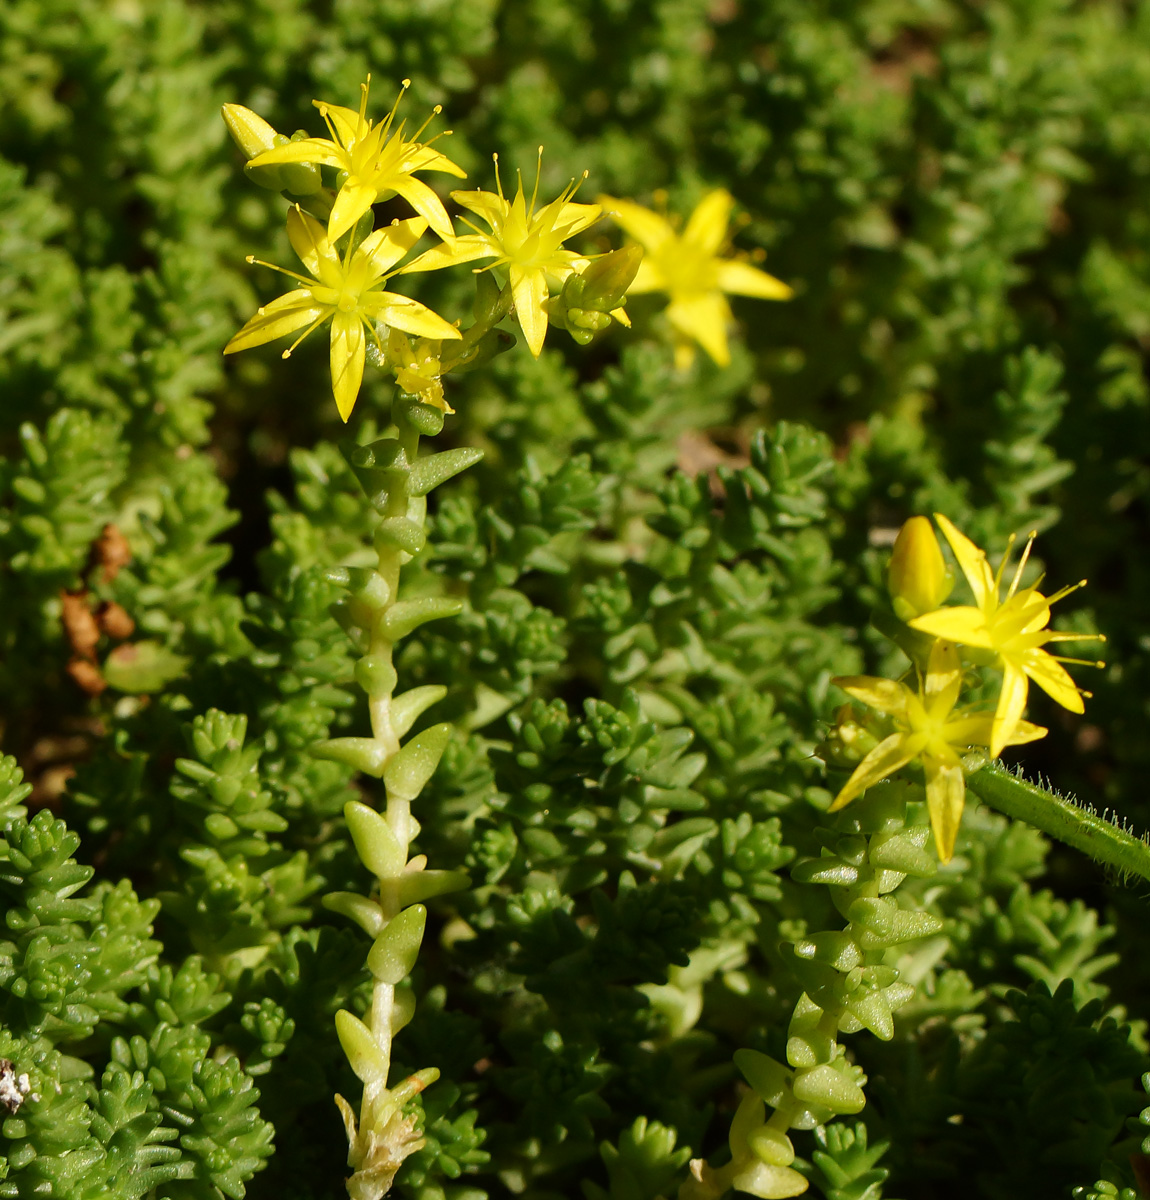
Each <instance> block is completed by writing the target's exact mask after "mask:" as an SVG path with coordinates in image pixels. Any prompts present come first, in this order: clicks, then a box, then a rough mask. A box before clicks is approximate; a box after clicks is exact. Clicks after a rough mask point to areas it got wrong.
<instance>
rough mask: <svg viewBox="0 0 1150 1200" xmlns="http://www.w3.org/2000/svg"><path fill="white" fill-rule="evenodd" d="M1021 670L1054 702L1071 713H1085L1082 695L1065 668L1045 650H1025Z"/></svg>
mask: <svg viewBox="0 0 1150 1200" xmlns="http://www.w3.org/2000/svg"><path fill="white" fill-rule="evenodd" d="M1022 669H1023V670H1024V671H1025V672H1026V673H1027V675H1029V676H1030V678H1031V679H1033V680H1034V682H1035V683H1036V684H1038V686H1039V687H1040V688H1041V689H1042V690H1043V691H1044V692H1045V693H1046V694H1047V695H1048V696H1049V697H1050V698H1051V700H1053V701H1054V702H1055V704H1061V705H1062V707H1063V708H1068V709H1069V710H1070V711H1071V712H1075V713H1080V712H1085V707H1084V705H1083V703H1082V693H1081V692H1080V691H1079V690H1078V688H1077V686H1076V685H1075V683H1074V680H1073V679H1071V678H1070V675H1069V673H1068V672H1067V670H1066V668H1065V667H1064V666H1063V665H1062V664H1061V663H1060V662H1058V661H1057V659H1054V658H1051V656H1050V655H1049V654H1047V653H1046V651H1045V650H1027V651H1026V652H1025V653H1024V654H1023V655H1022Z"/></svg>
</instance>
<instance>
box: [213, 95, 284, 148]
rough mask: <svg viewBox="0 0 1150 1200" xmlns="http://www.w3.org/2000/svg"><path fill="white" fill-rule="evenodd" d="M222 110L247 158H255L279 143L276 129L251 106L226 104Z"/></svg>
mask: <svg viewBox="0 0 1150 1200" xmlns="http://www.w3.org/2000/svg"><path fill="white" fill-rule="evenodd" d="M221 112H222V113H223V118H224V123H225V124H226V125H227V127H228V132H229V133H230V134H231V135H232V139H233V141H234V142H235V143H236V145H237V146H239V148H240V149H241V150H242V151H243V154H244V157H245V158H255V156H256V155H257V154H263V153H264V151H265V150H271V149H272V148H273V147H274V146H276V145H277V142H276V131H275V130H274V129H273V128H272V127H271V126H270V125H269V124H268V123H267V121H265V120H264V119H263V117H261V116H260V115H259V114H258V113H254V112H252V110H251V109H250V108H244V106H243V105H242V104H225V105H224V106H223V108H222V109H221ZM285 140H286V139H285Z"/></svg>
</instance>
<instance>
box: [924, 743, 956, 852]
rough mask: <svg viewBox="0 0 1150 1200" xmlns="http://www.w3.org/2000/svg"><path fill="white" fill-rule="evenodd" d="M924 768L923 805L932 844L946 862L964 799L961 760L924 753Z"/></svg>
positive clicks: (952, 846) (951, 849)
mask: <svg viewBox="0 0 1150 1200" xmlns="http://www.w3.org/2000/svg"><path fill="white" fill-rule="evenodd" d="M923 769H924V773H925V775H926V806H927V809H928V810H929V812H930V825H931V828H932V829H933V830H934V844H935V846H937V847H938V857H939V858H940V859H942V861H943V862H944V863H947V862H950V860H951V859H952V858H953V857H954V843H955V841H956V839H957V838H958V826H959V823H960V822H961V820H962V809H963V806H964V804H965V803H966V780H965V779H964V778H963V775H962V764H961V763H960V762H959V761H958V759H957V758H955V759H953V761H948V759H947V758H942V757H935V756H934V755H926V756H924V759H923Z"/></svg>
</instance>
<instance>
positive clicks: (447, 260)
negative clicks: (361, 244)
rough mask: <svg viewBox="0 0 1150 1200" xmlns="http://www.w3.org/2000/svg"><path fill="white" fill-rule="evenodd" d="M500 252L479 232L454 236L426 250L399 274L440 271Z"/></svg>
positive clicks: (491, 256)
mask: <svg viewBox="0 0 1150 1200" xmlns="http://www.w3.org/2000/svg"><path fill="white" fill-rule="evenodd" d="M497 253H498V252H497V251H496V250H494V249H492V247H491V244H490V242H489V241H488V240H487V238H486V237H485V236H483V235H481V234H478V233H469V234H467V236H466V237H460V238H452V239H451V240H450V241H445V242H441V243H440V244H439V245H438V246H432V247H431V249H430V250H425V251H424V252H423V253H422V254H421V255H420V256H419V257H418V258H416V259H413V260H412V261H411V262H409V263H408V264H407V266H406V267H400V269H399V272H398V274H400V275H410V274H411V273H412V272H413V271H438V270H439V269H440V268H441V267H454V266H456V265H457V264H458V263H466V262H474V261H475V260H476V259H477V258H494V257H495V256H496V254H497Z"/></svg>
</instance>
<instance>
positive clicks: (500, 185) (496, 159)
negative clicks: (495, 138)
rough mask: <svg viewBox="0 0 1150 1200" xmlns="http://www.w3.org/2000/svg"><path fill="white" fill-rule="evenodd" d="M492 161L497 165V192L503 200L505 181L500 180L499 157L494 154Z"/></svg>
mask: <svg viewBox="0 0 1150 1200" xmlns="http://www.w3.org/2000/svg"><path fill="white" fill-rule="evenodd" d="M491 160H492V162H494V163H495V190H496V191H497V192H498V193H499V199H500V200H503V199H504V195H503V181H502V180H501V179H500V178H499V155H498V154H493V155H492V156H491Z"/></svg>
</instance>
